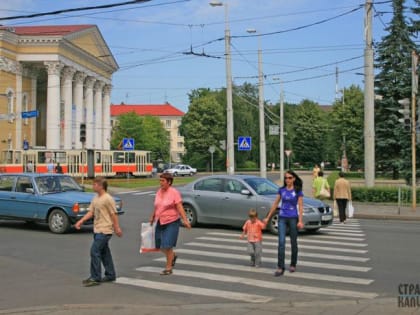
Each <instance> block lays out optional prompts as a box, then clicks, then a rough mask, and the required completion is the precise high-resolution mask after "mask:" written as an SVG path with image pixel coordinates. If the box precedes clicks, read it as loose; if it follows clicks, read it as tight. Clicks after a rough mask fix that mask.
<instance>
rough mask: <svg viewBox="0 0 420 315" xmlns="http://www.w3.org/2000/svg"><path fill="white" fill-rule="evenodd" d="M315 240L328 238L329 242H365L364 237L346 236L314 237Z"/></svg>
mask: <svg viewBox="0 0 420 315" xmlns="http://www.w3.org/2000/svg"><path fill="white" fill-rule="evenodd" d="M313 238H314V239H317V238H321V239H324V238H328V239H329V240H330V239H334V240H344V241H355V242H362V241H364V240H365V239H364V238H362V237H346V236H334V235H314V236H313Z"/></svg>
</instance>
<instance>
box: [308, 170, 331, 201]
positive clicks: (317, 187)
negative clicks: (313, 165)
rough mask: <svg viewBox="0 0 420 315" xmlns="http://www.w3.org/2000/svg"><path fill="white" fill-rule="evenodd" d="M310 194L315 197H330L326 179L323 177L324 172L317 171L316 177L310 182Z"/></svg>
mask: <svg viewBox="0 0 420 315" xmlns="http://www.w3.org/2000/svg"><path fill="white" fill-rule="evenodd" d="M312 194H313V196H314V197H315V198H317V199H328V198H330V195H331V191H330V185H329V184H328V181H327V180H326V179H325V178H324V172H323V171H319V173H318V177H317V178H315V179H314V180H313V182H312Z"/></svg>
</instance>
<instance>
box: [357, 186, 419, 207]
mask: <svg viewBox="0 0 420 315" xmlns="http://www.w3.org/2000/svg"><path fill="white" fill-rule="evenodd" d="M416 193H417V199H419V197H420V190H419V189H417V191H416ZM351 194H352V199H353V200H354V201H360V202H378V203H388V202H389V203H397V202H398V187H378V186H377V187H373V188H366V187H352V189H351ZM401 196H402V200H404V201H405V202H410V201H411V190H410V189H409V188H402V189H401Z"/></svg>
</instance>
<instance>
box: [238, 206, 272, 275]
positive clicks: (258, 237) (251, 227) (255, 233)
mask: <svg viewBox="0 0 420 315" xmlns="http://www.w3.org/2000/svg"><path fill="white" fill-rule="evenodd" d="M248 216H249V219H248V220H247V221H246V222H245V224H244V225H243V227H242V234H241V236H240V238H241V239H243V238H244V237H245V236H246V237H247V239H248V253H249V255H250V256H251V266H252V267H257V268H258V267H260V266H261V262H262V261H261V256H262V230H263V229H265V226H266V224H265V223H264V222H262V221H261V220H259V219H258V213H257V210H255V209H250V210H249V212H248Z"/></svg>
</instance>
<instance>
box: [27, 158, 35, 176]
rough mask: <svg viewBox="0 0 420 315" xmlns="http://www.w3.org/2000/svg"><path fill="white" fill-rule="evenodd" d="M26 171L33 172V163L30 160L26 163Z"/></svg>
mask: <svg viewBox="0 0 420 315" xmlns="http://www.w3.org/2000/svg"><path fill="white" fill-rule="evenodd" d="M26 171H27V172H28V173H33V172H34V164H33V163H32V161H28V163H27V164H26Z"/></svg>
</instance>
